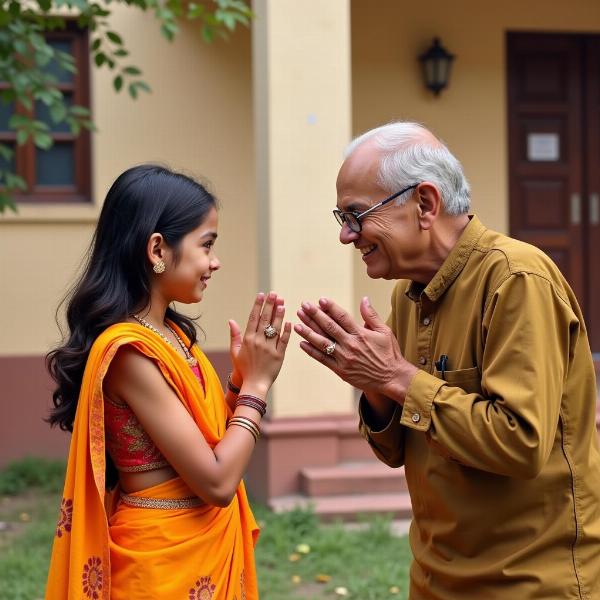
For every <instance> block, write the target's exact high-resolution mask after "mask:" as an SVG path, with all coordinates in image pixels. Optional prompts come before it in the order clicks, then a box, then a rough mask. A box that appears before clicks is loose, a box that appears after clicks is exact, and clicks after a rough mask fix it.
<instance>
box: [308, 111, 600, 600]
mask: <svg viewBox="0 0 600 600" xmlns="http://www.w3.org/2000/svg"><path fill="white" fill-rule="evenodd" d="M469 206H470V202H469V186H468V184H467V182H466V180H465V177H464V175H463V172H462V167H461V165H460V163H459V162H458V161H457V160H456V158H455V157H454V156H453V155H452V154H451V153H450V151H449V150H448V149H447V148H446V146H445V145H444V144H443V143H442V142H441V141H440V140H438V139H437V138H436V137H435V136H434V135H433V134H432V133H431V132H429V131H428V130H426V129H425V128H423V127H421V126H419V125H416V124H414V123H393V124H390V125H386V126H384V127H380V128H378V129H374V130H372V131H369V132H367V133H365V134H364V135H362V136H361V137H359V138H358V139H356V140H355V141H354V142H353V143H352V144H351V145H350V147H349V149H348V151H347V155H346V159H345V161H344V163H343V165H342V167H341V169H340V172H339V175H338V179H337V209H336V210H335V211H334V213H335V217H336V219H337V220H338V222H339V223H340V225H341V226H342V229H341V233H340V241H341V242H342V243H343V244H353V245H354V247H355V248H356V249H357V250H359V252H360V253H361V254H362V260H363V261H364V263H365V266H366V269H367V274H368V275H369V277H372V278H383V279H393V280H401V281H398V282H397V283H396V286H395V288H394V291H393V294H392V312H391V315H390V317H389V320H388V322H387V325H386V324H385V323H384V322H383V321H382V320H381V319H380V318H379V316H378V315H377V313H376V312H375V310H374V309H373V307H372V306H371V305H370V304H369V300H368V299H367V298H364V299H363V300H362V302H361V305H360V314H361V316H362V318H363V319H364V324H362V323H357V322H355V321H354V320H353V319H352V318H351V317H350V316H349V315H348V313H346V312H345V311H344V310H343V309H342V308H341V307H339V306H338V305H337V304H335V302H334V301H333V300H331V299H326V298H322V299H321V300H319V302H318V304H316V305H315V304H311V303H308V302H305V303H303V304H302V308H301V309H300V310H299V311H298V316H299V318H300V320H301V321H302V324H298V325H296V331H297V332H298V333H299V334H300V335H301V336H302V337H303V338H304V340H303V341H302V342H301V346H302V348H303V349H304V351H305V352H306V353H307V354H309V355H310V356H311V357H313V358H314V359H316V360H318V361H319V362H321V363H322V364H323V365H325V366H327V367H328V368H329V369H331V370H332V371H333V372H334V373H336V374H337V375H339V376H340V377H341V378H342V379H343V380H344V381H346V382H348V383H349V384H351V385H353V386H355V387H357V388H358V389H361V390H363V395H362V397H361V400H360V405H359V413H360V422H361V424H360V427H361V431H362V433H363V435H364V437H365V438H366V439H367V441H368V442H369V444H370V445H371V446H372V448H373V451H374V452H375V454H376V455H377V456H378V457H379V458H380V459H381V460H382V461H384V462H385V463H387V464H388V465H390V466H393V467H398V466H401V465H404V466H405V472H406V480H407V483H408V489H409V491H410V495H411V499H412V506H413V521H412V525H411V530H410V542H411V547H412V551H413V556H414V560H413V564H412V566H411V572H410V580H411V581H410V598H411V599H414V600H417V599H435V600H451V599H452V600H453V599H459V598H460V600H466V599H470V600H494V599H502V600H505V599H515V600H529V599H531V598H539V599H545V600H558V599H561V600H562V599H566V598H578V599H588V600H598V599H600V451H599V447H598V439H597V434H596V428H595V407H596V384H595V375H594V367H593V362H592V357H591V353H590V347H589V344H588V339H587V335H586V328H585V325H584V321H583V316H582V314H581V310H580V308H579V306H578V304H577V301H576V299H575V296H574V294H573V292H572V290H571V288H570V287H569V285H568V284H567V282H566V281H565V279H564V278H563V276H562V275H561V273H560V272H559V270H558V268H557V267H556V266H555V265H554V264H553V263H552V261H551V260H550V259H549V258H548V257H547V256H546V255H545V254H544V253H543V252H541V251H539V250H538V249H536V248H534V247H532V246H530V245H527V244H525V243H522V242H519V241H516V240H513V239H510V238H508V237H506V236H504V235H501V234H499V233H495V232H493V231H490V230H489V229H487V228H486V227H485V226H484V225H483V224H482V223H481V222H480V221H479V219H478V218H477V217H475V216H472V215H469V214H468V211H469ZM387 559H388V560H393V557H387Z"/></svg>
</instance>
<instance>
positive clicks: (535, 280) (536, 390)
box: [400, 273, 579, 478]
mask: <svg viewBox="0 0 600 600" xmlns="http://www.w3.org/2000/svg"><path fill="white" fill-rule="evenodd" d="M483 330H484V339H485V349H484V351H483V365H482V368H481V372H482V377H481V392H480V393H467V391H465V390H463V389H462V388H461V387H460V384H458V383H457V384H456V385H449V384H447V383H446V382H445V381H443V380H440V379H439V378H437V377H435V376H434V375H431V374H429V373H426V372H424V371H420V372H419V373H418V374H417V375H416V376H415V377H414V379H413V382H412V384H411V386H410V388H409V390H408V394H407V397H406V402H405V404H404V408H403V411H402V416H401V419H400V421H401V423H402V424H403V425H405V426H407V427H412V428H414V429H417V430H420V431H426V433H427V436H428V440H429V442H430V444H431V445H432V446H433V447H434V448H437V449H438V450H439V452H440V453H441V454H442V455H444V456H447V457H449V458H451V459H453V460H456V461H458V462H461V463H463V464H464V465H466V466H469V467H473V468H476V469H481V470H485V471H489V472H493V473H496V474H499V475H507V476H511V477H521V478H529V477H535V476H536V475H537V474H538V473H539V471H540V470H541V468H542V467H543V466H544V464H545V462H546V460H547V459H548V456H549V454H550V451H551V448H552V444H553V442H554V439H555V435H556V429H557V426H558V422H559V411H560V406H561V397H562V393H563V385H564V380H565V376H566V373H567V371H568V368H569V360H570V358H569V357H570V355H571V350H572V347H573V345H574V340H573V339H572V338H573V336H576V335H577V332H578V330H579V321H578V319H577V317H576V315H575V314H574V313H573V311H572V310H571V308H570V306H569V305H568V303H567V302H566V301H565V300H564V299H563V298H562V297H561V296H560V295H559V294H558V293H557V291H556V290H555V289H554V287H553V286H552V284H551V282H549V281H547V280H546V279H545V278H544V277H542V276H539V275H536V274H530V273H518V274H516V275H512V276H511V277H509V278H507V280H506V281H505V282H504V283H503V284H502V285H501V286H500V287H499V288H498V289H497V290H496V292H495V293H494V295H493V297H492V298H491V300H490V302H489V306H488V308H487V310H486V312H485V315H484V320H483Z"/></svg>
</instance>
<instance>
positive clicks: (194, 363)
mask: <svg viewBox="0 0 600 600" xmlns="http://www.w3.org/2000/svg"><path fill="white" fill-rule="evenodd" d="M131 316H132V317H133V318H134V319H135V320H136V321H137V322H138V323H139V324H140V325H142V326H143V327H146V328H147V329H149V330H150V331H153V332H154V333H156V335H158V336H160V337H161V338H162V339H163V340H164V341H165V342H166V343H167V344H169V346H171V348H173V350H175V351H177V349H176V348H175V346H174V345H173V344H172V343H171V342H170V340H169V339H168V338H167V337H166V336H165V335H164V334H163V333H162V332H161V331H159V330H158V329H156V327H154V325H152V324H151V323H148V321H146V319H143V318H142V317H140V316H138V315H131ZM164 325H165V327H166V328H167V329H168V330H169V331H170V332H171V333H172V334H173V335H174V336H175V339H176V340H177V342H178V344H179V345H180V346H181V349H182V350H183V353H184V354H185V361H186V362H187V364H188V365H190V367H195V366H197V365H198V361H197V360H196V359H195V358H194V357H193V356H192V354H191V352H190V351H189V349H188V347H187V346H186V345H185V344H184V343H183V340H182V339H181V338H180V337H179V335H178V334H177V332H176V331H175V330H174V329H173V328H172V327H171V326H169V324H168V323H165V324H164Z"/></svg>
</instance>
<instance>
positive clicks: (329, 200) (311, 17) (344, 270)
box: [252, 0, 353, 418]
mask: <svg viewBox="0 0 600 600" xmlns="http://www.w3.org/2000/svg"><path fill="white" fill-rule="evenodd" d="M253 10H254V11H255V13H256V17H255V20H254V23H253V42H252V43H253V83H254V116H255V139H256V174H257V198H258V207H259V208H258V214H257V220H258V232H257V235H258V256H259V284H260V285H259V287H260V289H262V290H264V291H268V290H271V289H272V290H276V291H277V292H279V293H280V294H282V295H283V296H284V297H285V300H286V306H287V310H288V313H287V316H288V318H289V319H291V320H293V321H295V322H297V317H296V314H295V313H296V309H297V308H298V307H299V305H300V302H301V301H302V300H309V301H313V302H314V301H316V300H318V298H319V297H321V296H328V297H331V298H334V299H335V300H337V301H338V302H339V303H340V304H342V305H343V306H345V307H347V308H348V309H351V308H352V306H351V303H352V299H353V294H352V291H353V280H352V277H353V276H352V258H351V252H349V251H348V249H347V248H343V247H342V245H341V244H340V243H339V241H338V233H339V226H338V225H337V224H336V223H335V221H334V218H333V215H332V214H331V210H332V209H333V208H334V207H335V202H336V193H335V178H336V175H337V171H338V169H339V167H340V164H341V162H342V151H343V148H344V146H345V145H346V144H347V143H348V142H349V141H350V136H351V87H350V84H351V81H350V2H349V0H304V1H303V2H298V1H297V0H256V1H255V2H254V3H253ZM299 341H300V338H299V337H298V336H297V335H296V334H295V333H294V334H292V341H291V342H290V348H289V350H288V355H287V357H286V363H285V365H284V367H283V371H282V373H281V375H280V377H279V379H278V380H277V382H276V384H275V386H274V389H273V391H272V400H271V413H270V414H271V417H272V418H278V417H290V416H299V417H302V416H309V415H320V414H332V413H346V414H347V413H349V412H351V411H352V410H353V406H352V390H351V388H350V387H349V386H348V385H346V384H345V383H343V382H341V381H340V380H339V379H338V378H337V377H336V376H334V375H333V374H332V373H330V372H329V371H328V370H326V369H325V368H324V367H323V366H321V365H319V364H317V363H315V362H314V361H313V360H312V359H310V358H309V357H307V356H306V355H305V354H304V353H303V352H302V351H301V350H300V348H299V346H298V344H299Z"/></svg>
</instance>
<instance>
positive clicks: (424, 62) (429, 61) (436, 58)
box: [419, 37, 455, 96]
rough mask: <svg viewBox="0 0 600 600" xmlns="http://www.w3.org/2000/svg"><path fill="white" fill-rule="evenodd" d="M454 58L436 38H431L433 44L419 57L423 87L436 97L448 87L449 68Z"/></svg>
mask: <svg viewBox="0 0 600 600" xmlns="http://www.w3.org/2000/svg"><path fill="white" fill-rule="evenodd" d="M454 58H455V57H454V54H450V53H449V52H448V51H447V50H446V49H445V48H444V47H443V46H442V44H441V43H440V39H439V38H437V37H436V38H433V43H432V44H431V46H430V47H429V49H428V50H426V51H425V52H423V54H421V56H419V60H420V61H421V67H422V68H423V79H424V80H425V86H426V87H427V89H429V90H431V91H432V92H433V93H434V94H435V95H436V96H439V94H440V92H441V91H442V90H443V89H444V88H445V87H447V86H448V83H449V81H450V68H451V67H452V61H453V60H454Z"/></svg>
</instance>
